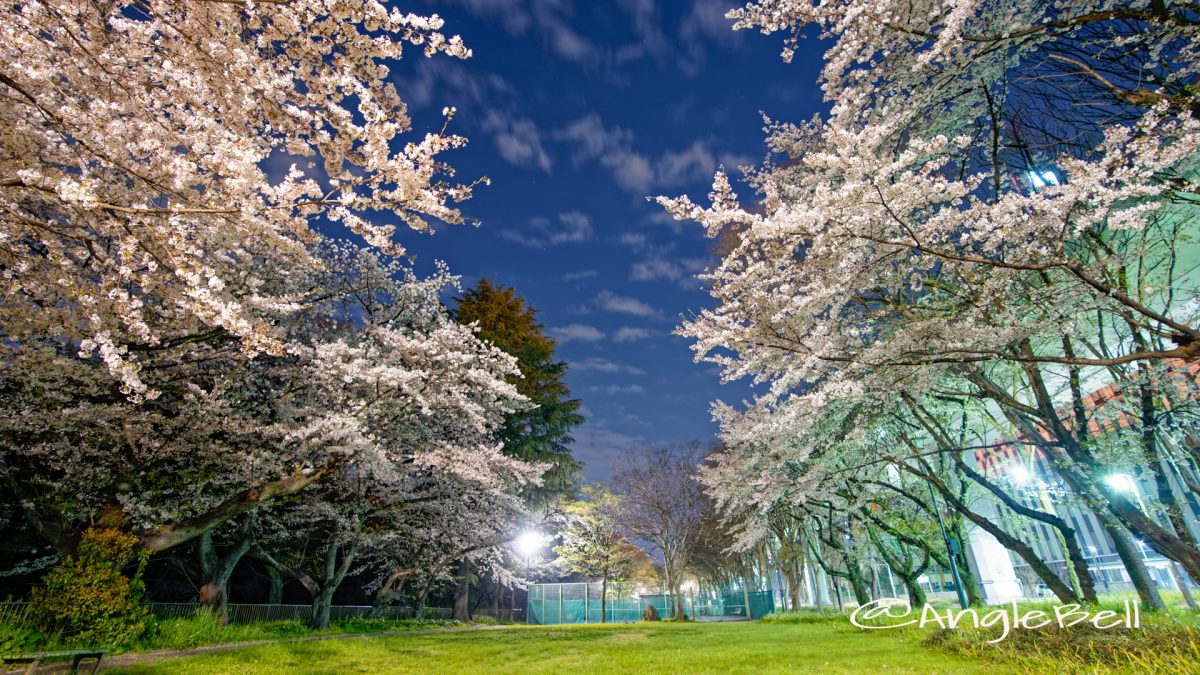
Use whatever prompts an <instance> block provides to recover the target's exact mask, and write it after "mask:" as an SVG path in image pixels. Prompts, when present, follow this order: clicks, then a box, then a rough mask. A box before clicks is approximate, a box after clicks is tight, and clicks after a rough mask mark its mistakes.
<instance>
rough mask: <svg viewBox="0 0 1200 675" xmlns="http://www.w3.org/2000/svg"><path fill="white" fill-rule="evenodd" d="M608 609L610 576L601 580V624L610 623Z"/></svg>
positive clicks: (605, 576)
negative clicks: (606, 612)
mask: <svg viewBox="0 0 1200 675" xmlns="http://www.w3.org/2000/svg"><path fill="white" fill-rule="evenodd" d="M607 609H608V575H607V574H605V575H604V578H603V579H601V580H600V623H608V616H607V615H606V614H605V611H606V610H607Z"/></svg>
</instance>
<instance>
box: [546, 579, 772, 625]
mask: <svg viewBox="0 0 1200 675" xmlns="http://www.w3.org/2000/svg"><path fill="white" fill-rule="evenodd" d="M600 589H601V585H600V584H598V583H590V584H589V583H566V584H531V585H530V586H529V594H528V600H527V601H526V610H525V611H526V614H525V616H526V617H527V622H528V623H530V624H536V625H550V624H572V623H628V622H631V621H640V620H641V618H642V613H643V612H645V611H646V607H647V606H653V607H654V609H655V610H657V611H658V615H659V616H660V617H663V618H666V617H668V616H670V615H671V610H670V606H671V601H672V599H673V596H670V595H667V594H657V593H656V594H644V593H641V592H638V590H637V589H636V587H631V586H630V585H627V584H626V585H622V584H610V585H609V592H608V594H607V600H606V602H604V607H603V609H602V608H601V602H600V592H601V590H600ZM682 599H683V612H684V614H686V615H687V616H688V617H689V618H695V619H698V620H701V621H703V620H705V619H710V620H711V619H726V620H728V619H739V618H741V619H745V618H751V619H758V618H761V617H764V616H766V615H767V614H770V613H771V612H773V611H774V610H775V602H774V600H773V598H772V596H771V593H770V591H750V592H749V593H743V592H742V591H741V590H739V589H736V588H734V589H722V590H720V591H708V592H699V593H697V592H690V593H689V592H685V593H684V594H683V598H682ZM747 599H749V601H750V605H749V611H747V606H746V600H747ZM602 618H603V620H602Z"/></svg>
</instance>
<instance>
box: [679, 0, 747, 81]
mask: <svg viewBox="0 0 1200 675" xmlns="http://www.w3.org/2000/svg"><path fill="white" fill-rule="evenodd" d="M740 4H741V3H740V2H738V0H695V2H693V3H692V8H691V9H690V10H689V11H688V12H687V13H686V14H684V16H683V20H682V21H681V22H680V24H679V43H680V46H679V48H678V49H677V50H676V52H677V53H678V55H679V68H680V69H681V70H683V72H684V73H687V74H688V75H697V74H699V73H700V70H701V69H702V67H703V66H704V62H705V60H706V58H707V55H708V54H707V48H708V46H709V45H714V44H715V45H720V46H723V47H731V46H734V45H736V44H738V43H739V42H740V41H741V40H742V39H743V31H735V30H733V22H732V21H730V20H729V19H726V18H725V13H726V12H728V11H729V10H731V9H733V8H734V7H736V6H739V5H740Z"/></svg>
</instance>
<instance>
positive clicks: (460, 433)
mask: <svg viewBox="0 0 1200 675" xmlns="http://www.w3.org/2000/svg"><path fill="white" fill-rule="evenodd" d="M319 256H320V258H321V259H322V260H324V261H325V264H326V267H325V269H324V270H321V269H311V268H302V269H300V270H295V271H293V273H292V274H291V275H290V277H291V278H290V280H289V283H293V284H294V285H293V286H292V287H291V288H290V289H288V290H289V292H291V293H292V295H293V297H294V302H295V304H296V309H295V310H294V311H293V312H292V313H291V314H290V315H289V316H287V317H286V321H284V320H281V321H280V322H279V323H278V327H279V328H280V334H281V335H282V336H284V337H285V338H286V340H287V344H288V351H289V353H288V354H287V355H285V356H271V355H265V354H264V355H257V356H255V357H253V358H246V357H245V356H244V355H243V354H242V352H241V350H240V348H239V346H238V344H237V340H236V339H235V338H231V337H230V338H226V339H225V340H215V339H214V340H208V341H204V342H199V343H195V344H193V345H191V346H190V347H189V349H188V350H187V351H186V353H185V354H183V355H182V357H181V355H180V354H178V353H175V352H171V353H164V352H161V351H160V352H154V353H153V358H154V359H155V361H154V365H158V361H157V360H158V359H162V360H163V362H164V363H165V365H166V366H167V367H164V368H157V367H156V368H153V369H150V370H148V372H153V373H156V374H158V373H162V374H163V378H164V379H163V380H161V381H156V383H155V385H156V388H157V389H158V390H159V391H160V392H161V393H160V396H158V397H156V398H154V399H143V400H140V401H131V400H129V399H128V397H124V396H121V395H120V394H119V393H118V392H114V391H113V387H112V385H111V383H108V384H106V383H105V380H106V378H107V376H106V374H105V373H104V371H103V370H102V366H99V365H96V364H88V363H85V362H81V361H79V360H78V359H76V358H75V357H73V355H63V356H60V355H57V354H52V353H48V352H46V351H34V350H25V351H23V352H21V353H19V354H18V355H17V356H18V357H19V358H20V363H22V364H27V365H29V366H33V365H35V364H36V365H37V366H40V369H39V368H31V367H27V368H22V369H20V370H17V371H14V373H12V374H10V375H9V377H8V380H7V384H8V387H7V388H6V390H5V392H6V401H5V402H6V420H5V422H6V424H5V426H4V428H5V431H6V434H7V440H8V442H7V443H6V455H5V470H6V476H7V477H8V478H9V480H10V483H11V484H12V485H13V486H14V488H15V489H18V490H21V491H23V492H22V494H24V495H25V500H24V503H23V505H24V506H25V509H26V512H27V515H28V517H29V518H30V520H31V521H33V522H35V523H40V524H41V526H42V527H41V529H42V531H43V535H44V536H46V537H47V538H48V539H50V540H51V541H56V542H57V543H58V544H59V545H60V548H62V549H63V550H69V549H70V547H71V545H72V538H71V534H72V533H73V532H76V531H78V529H79V527H80V526H81V525H82V524H83V523H86V522H87V521H88V519H89V518H90V517H91V516H92V514H96V513H99V512H104V511H115V512H117V513H119V514H121V515H122V517H123V518H124V519H126V521H127V522H128V523H129V525H130V526H131V527H133V528H135V530H136V531H137V532H139V534H140V536H141V540H142V545H143V546H144V547H146V548H149V549H151V550H154V551H160V550H165V549H167V548H171V547H173V546H176V545H178V544H180V543H183V542H186V541H189V540H191V539H194V538H195V537H198V536H201V535H202V534H204V533H205V532H208V531H210V530H212V528H214V527H216V526H218V525H220V524H221V523H223V522H226V521H229V520H230V519H232V518H235V517H238V516H240V515H242V514H246V513H248V512H250V511H252V510H254V509H256V508H258V507H259V506H261V505H263V504H265V503H268V502H270V501H271V500H273V499H276V498H278V497H280V496H284V495H287V494H294V493H297V492H299V491H301V490H303V489H305V488H307V487H309V486H311V485H315V484H318V483H320V482H322V481H326V480H330V479H333V478H334V477H336V476H339V475H341V474H343V473H344V472H345V471H346V470H349V468H350V467H358V468H357V470H358V471H360V472H370V473H371V474H372V475H375V476H377V477H378V480H381V481H394V480H398V479H399V477H401V476H403V475H406V474H407V473H408V472H409V471H411V470H414V469H415V468H418V467H438V468H439V469H441V470H443V471H445V472H447V473H448V474H450V475H453V476H459V477H461V478H463V479H465V480H472V481H480V482H483V483H484V484H488V485H490V484H493V483H494V482H495V481H497V480H501V477H505V478H504V480H512V481H515V482H517V483H519V484H521V485H525V484H527V483H529V482H530V481H536V480H537V476H538V475H539V474H540V471H541V468H540V467H538V466H536V465H529V464H526V463H524V462H521V461H519V460H515V459H512V458H509V457H506V456H505V455H503V454H502V453H501V451H500V448H499V447H498V446H497V444H495V442H494V441H493V438H494V432H495V429H496V428H497V427H498V425H499V424H501V423H502V421H503V418H504V415H505V414H507V413H508V412H511V411H512V410H514V409H516V408H517V407H519V406H520V405H523V404H522V402H521V397H520V396H519V395H518V394H517V392H516V390H515V389H514V387H513V386H512V385H511V384H509V383H508V382H506V381H505V378H506V377H507V376H508V375H509V374H511V373H513V372H515V365H514V362H513V359H512V358H511V357H509V356H507V355H506V354H504V353H502V352H500V351H499V350H497V349H495V348H493V347H490V346H488V345H486V344H484V343H482V342H481V341H479V340H478V339H477V338H476V337H475V335H474V333H473V329H472V328H471V327H470V326H463V325H460V324H458V323H457V322H455V321H453V320H452V319H451V318H450V316H449V315H448V313H447V312H446V310H445V308H444V307H443V306H442V304H441V302H440V300H439V293H440V292H441V290H442V289H443V288H445V287H446V285H447V284H451V285H453V284H454V283H455V280H454V278H452V277H449V276H448V275H447V274H446V273H445V272H444V271H443V272H440V273H438V274H436V275H435V276H433V277H431V278H429V279H425V280H419V279H417V278H416V277H415V276H414V275H413V274H412V273H411V272H408V271H406V270H405V269H404V268H403V267H401V266H399V265H398V264H397V263H394V262H393V263H389V262H386V261H381V260H380V259H379V258H378V257H377V256H375V255H373V254H371V253H369V252H368V251H365V250H362V249H359V248H356V247H352V246H349V245H336V244H331V245H326V246H324V247H323V251H322V252H321V253H319ZM17 373H20V374H21V375H20V376H18V375H17Z"/></svg>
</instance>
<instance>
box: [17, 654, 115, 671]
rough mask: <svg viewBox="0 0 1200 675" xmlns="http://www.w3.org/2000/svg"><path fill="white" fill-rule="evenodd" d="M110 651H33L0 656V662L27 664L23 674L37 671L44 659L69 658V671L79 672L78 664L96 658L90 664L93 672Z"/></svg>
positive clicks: (98, 668)
mask: <svg viewBox="0 0 1200 675" xmlns="http://www.w3.org/2000/svg"><path fill="white" fill-rule="evenodd" d="M110 652H112V650H111V649H71V650H67V651H61V652H34V653H32V654H11V655H8V656H0V664H5V665H7V664H10V663H12V664H28V666H27V667H26V668H25V675H32V673H34V672H35V671H37V668H38V666H40V665H41V664H42V661H43V660H44V659H71V672H72V673H78V672H79V664H80V663H81V662H83V661H86V660H88V659H96V663H95V664H93V665H92V670H91V672H93V673H95V672H97V671H98V670H100V661H101V660H103V659H104V655H105V654H108V653H110Z"/></svg>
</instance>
